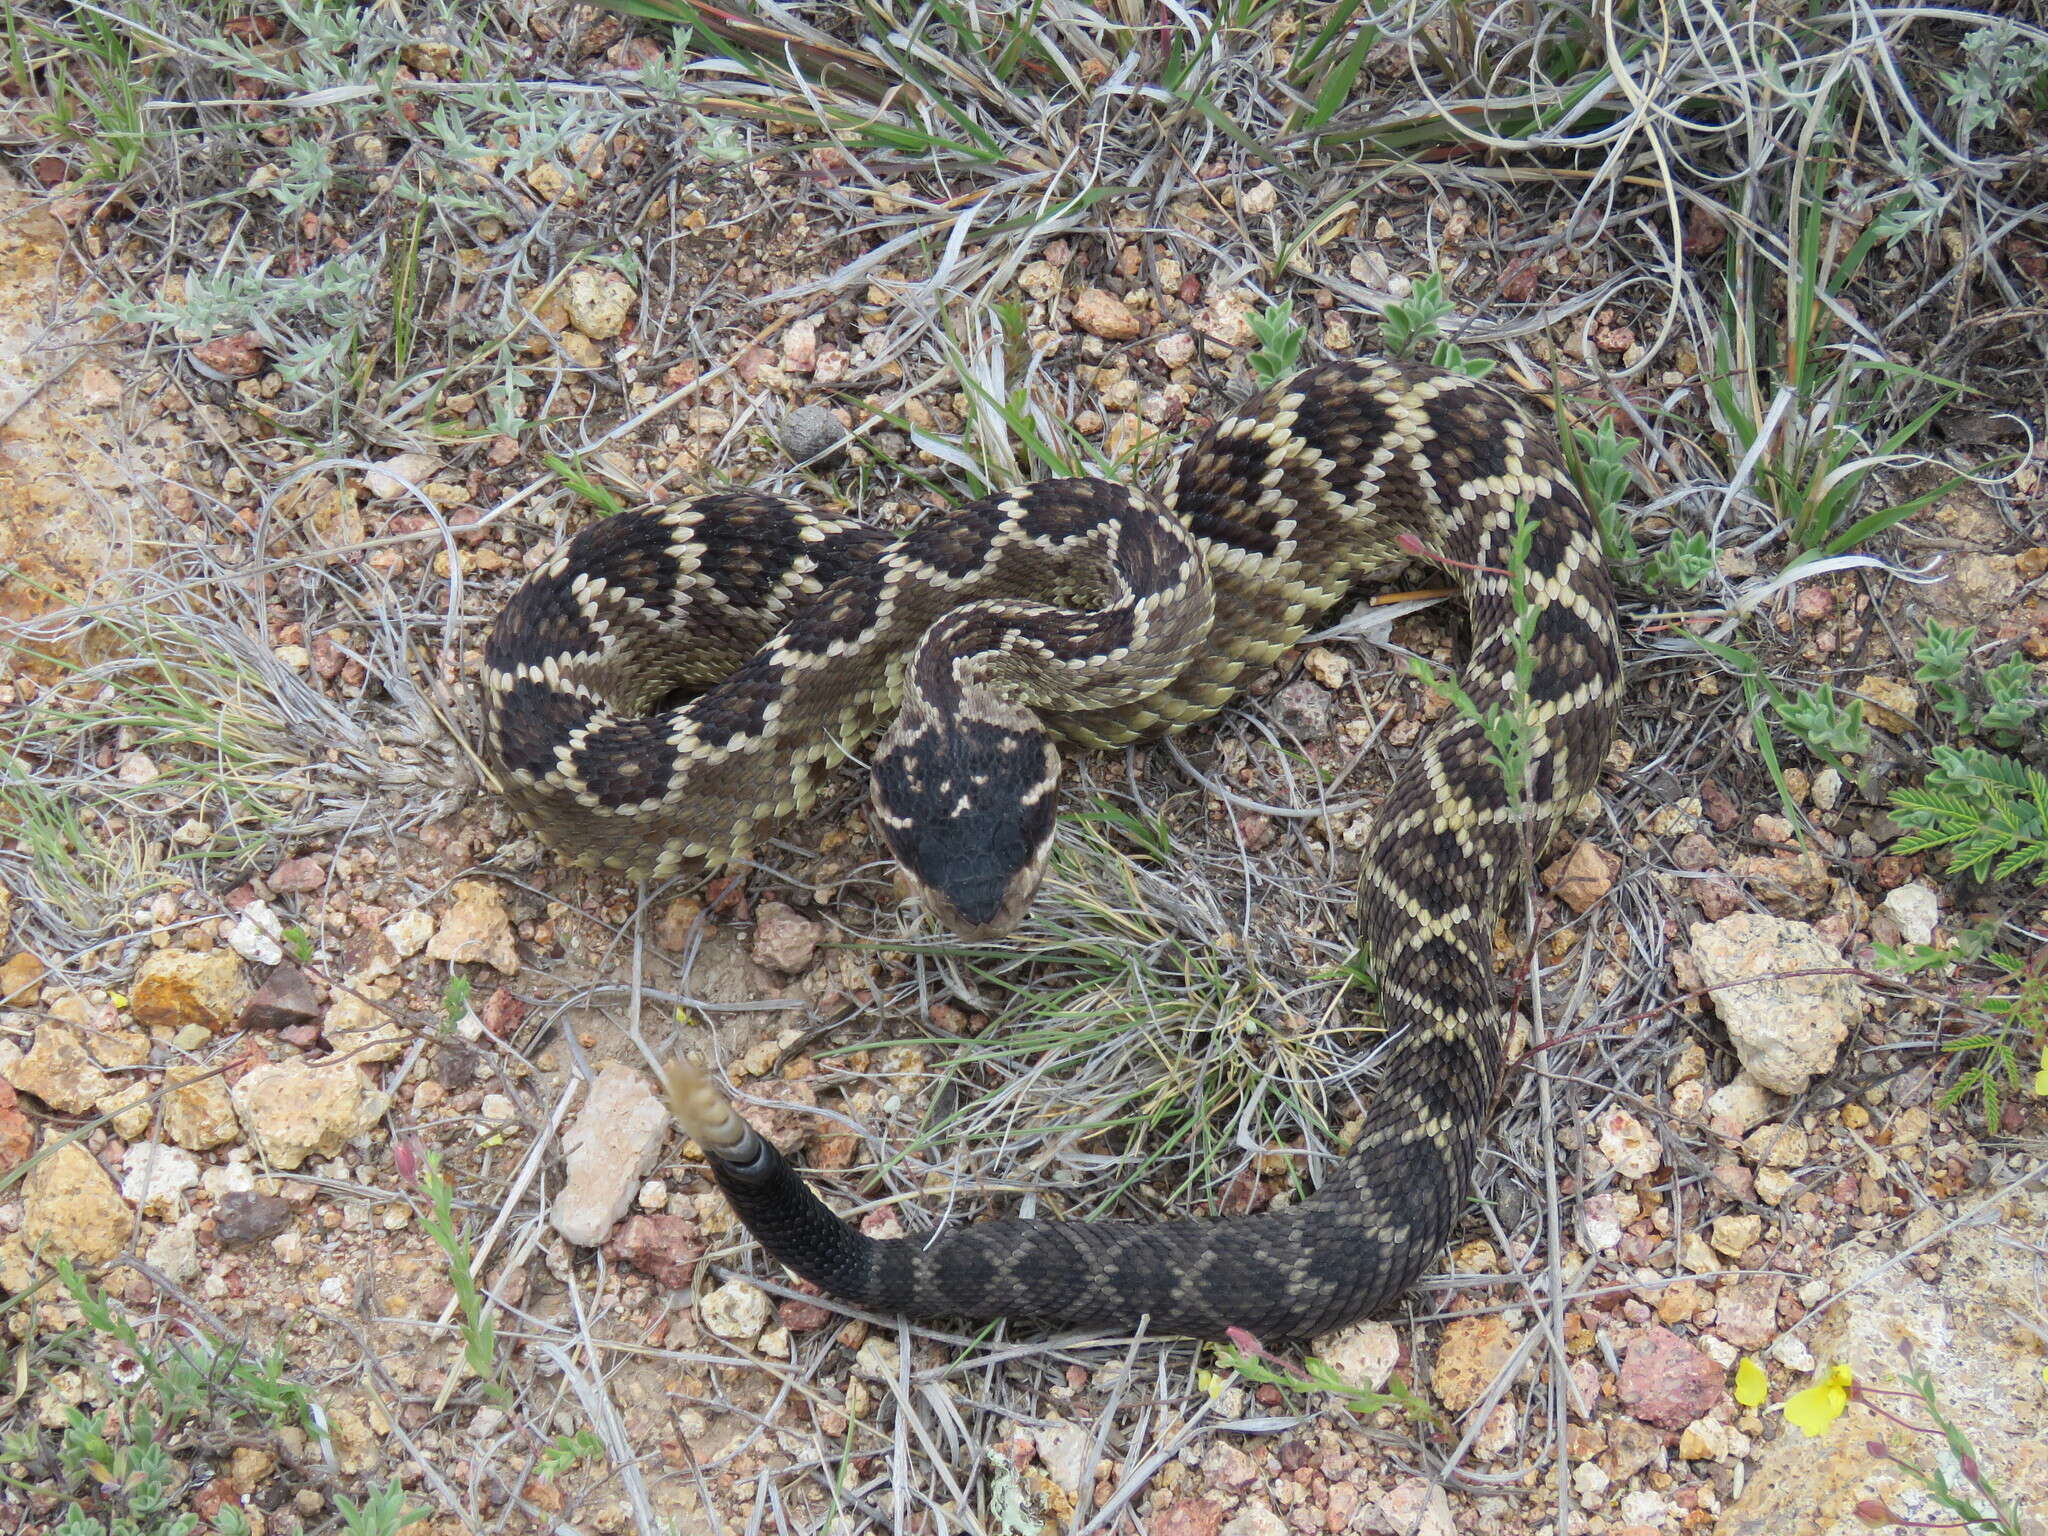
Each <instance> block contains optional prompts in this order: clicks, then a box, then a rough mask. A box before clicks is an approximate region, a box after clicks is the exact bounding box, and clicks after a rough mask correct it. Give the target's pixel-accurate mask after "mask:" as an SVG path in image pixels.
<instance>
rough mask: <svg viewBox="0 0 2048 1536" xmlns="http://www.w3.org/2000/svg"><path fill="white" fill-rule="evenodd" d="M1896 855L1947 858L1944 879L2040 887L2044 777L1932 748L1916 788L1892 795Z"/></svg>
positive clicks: (2044, 873) (1960, 750)
mask: <svg viewBox="0 0 2048 1536" xmlns="http://www.w3.org/2000/svg"><path fill="white" fill-rule="evenodd" d="M1892 819H1893V820H1894V821H1896V822H1898V824H1899V825H1900V826H1902V827H1904V828H1906V835H1905V836H1904V837H1902V838H1900V839H1899V841H1898V843H1897V844H1895V845H1894V848H1895V851H1896V852H1899V853H1922V852H1926V851H1928V850H1931V849H1937V848H1941V849H1946V850H1947V851H1948V867H1949V870H1950V872H1951V873H1953V874H1960V875H1971V876H1974V877H1975V878H1977V879H1979V880H2002V879H2005V878H2007V877H2009V876H2013V875H2019V874H2024V873H2027V872H2028V871H2032V877H2031V878H2032V879H2033V881H2034V883H2035V884H2037V885H2040V884H2048V774H2043V773H2042V772H2041V770H2040V769H2038V768H2033V767H2029V766H2028V765H2027V764H2025V763H2023V762H2020V761H2019V760H2018V759H2016V758H2011V757H2007V756H2005V755H2004V754H2002V753H1997V752H1990V751H1987V750H1985V749H1984V748H1982V747H1936V748H1935V749H1934V767H1933V768H1932V769H1931V770H1930V771H1929V772H1928V775H1927V778H1926V780H1925V782H1923V783H1922V784H1920V785H1919V786H1918V787H1916V788H1912V789H1901V790H1897V791H1895V792H1894V793H1893V795H1892Z"/></svg>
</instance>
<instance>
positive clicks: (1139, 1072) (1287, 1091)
mask: <svg viewBox="0 0 2048 1536" xmlns="http://www.w3.org/2000/svg"><path fill="white" fill-rule="evenodd" d="M1183 842H1184V839H1182V838H1181V837H1179V836H1177V835H1176V833H1175V831H1174V830H1173V829H1172V828H1170V827H1168V826H1165V825H1162V824H1160V822H1159V821H1158V820H1157V819H1156V818H1153V817H1146V816H1142V815H1135V814H1133V813H1132V812H1130V811H1129V810H1127V809H1125V808H1124V807H1121V806H1117V805H1114V804H1110V803H1101V804H1097V805H1096V806H1094V807H1092V808H1089V809H1087V810H1085V811H1082V812H1081V813H1079V814H1078V815H1075V814H1070V815H1068V816H1066V817H1063V818H1062V822H1061V831H1060V835H1059V840H1058V842H1057V843H1056V845H1055V848H1054V855H1053V863H1052V867H1051V869H1050V871H1049V872H1048V875H1047V877H1046V883H1045V886H1044V888H1043V890H1042V892H1041V894H1040V897H1039V899H1038V902H1037V903H1036V905H1035V906H1034V908H1033V912H1032V915H1031V916H1030V917H1029V918H1028V919H1027V921H1026V927H1025V930H1024V931H1023V934H1022V937H1021V939H1020V940H1019V942H1017V943H1011V944H961V943H957V942H954V941H951V940H934V941H929V942H917V943H913V944H910V945H907V946H906V945H904V944H903V943H902V941H900V940H892V941H890V945H889V947H890V948H891V949H895V950H907V952H908V953H911V954H913V955H920V956H924V957H926V958H927V959H928V960H929V961H930V962H931V963H932V964H934V965H937V966H940V967H943V968H945V969H946V970H947V971H950V972H952V973H955V974H957V976H958V978H959V980H958V983H957V984H956V988H955V990H956V992H958V993H960V994H961V995H963V996H969V997H972V998H973V999H975V1004H974V1006H975V1007H976V1008H977V1009H982V1010H985V1011H987V1012H988V1013H989V1015H990V1018H989V1022H988V1024H987V1026H986V1027H985V1028H981V1029H978V1030H976V1031H975V1033H974V1034H973V1036H972V1038H960V1037H958V1036H956V1035H953V1034H939V1033H932V1034H924V1033H908V1034H896V1035H892V1036H890V1037H888V1038H886V1039H880V1040H870V1041H865V1042H863V1043H862V1044H861V1045H860V1046H859V1047H850V1046H849V1047H845V1048H841V1049H838V1050H836V1051H835V1052H834V1053H832V1054H834V1055H837V1056H843V1055H845V1054H846V1053H847V1052H848V1051H851V1050H854V1049H859V1050H862V1051H866V1052H868V1053H870V1054H871V1055H872V1054H873V1053H875V1052H877V1051H882V1052H889V1053H891V1054H892V1055H898V1056H899V1057H900V1053H902V1052H906V1051H912V1052H917V1053H919V1055H920V1056H921V1057H928V1058H929V1063H930V1064H929V1066H927V1067H924V1068H922V1069H921V1070H922V1071H923V1072H925V1073H927V1074H928V1075H929V1082H928V1083H927V1084H925V1085H924V1086H925V1087H926V1088H928V1089H929V1093H928V1095H927V1094H926V1093H924V1092H922V1091H921V1092H920V1095H919V1097H920V1098H923V1097H927V1096H928V1097H929V1098H930V1100H931V1101H932V1102H933V1103H934V1104H935V1105H938V1106H940V1107H939V1108H938V1109H936V1110H935V1111H934V1112H933V1113H932V1114H930V1115H929V1116H928V1117H927V1118H925V1119H924V1120H922V1121H921V1122H920V1123H919V1124H917V1125H916V1126H915V1127H914V1129H911V1130H909V1131H907V1132H903V1131H884V1132H882V1135H883V1137H884V1139H885V1140H886V1141H887V1142H888V1143H889V1145H890V1146H891V1147H892V1148H896V1149H899V1150H898V1151H897V1154H896V1155H898V1156H900V1157H901V1158H903V1159H905V1160H907V1161H909V1162H911V1163H913V1164H922V1163H924V1162H925V1161H927V1160H931V1161H933V1162H939V1163H943V1164H945V1165H948V1166H953V1167H956V1168H957V1167H958V1165H959V1164H960V1163H961V1162H964V1163H965V1164H966V1166H967V1167H968V1168H970V1169H971V1168H975V1167H979V1166H981V1165H983V1164H985V1163H994V1164H996V1165H998V1166H1001V1167H1004V1168H1016V1167H1019V1166H1023V1167H1029V1168H1032V1169H1034V1170H1036V1172H1035V1173H1034V1175H1033V1178H1032V1185H1033V1187H1034V1188H1043V1187H1050V1188H1056V1189H1057V1190H1058V1191H1059V1195H1060V1200H1061V1203H1062V1205H1063V1207H1064V1209H1063V1212H1062V1214H1063V1215H1065V1216H1067V1217H1069V1218H1073V1219H1085V1218H1092V1217H1098V1216H1104V1215H1108V1214H1112V1213H1117V1212H1121V1213H1123V1214H1128V1213H1129V1206H1128V1203H1127V1202H1129V1201H1131V1200H1133V1199H1136V1200H1138V1201H1139V1202H1140V1203H1141V1204H1142V1205H1143V1207H1144V1208H1146V1209H1149V1210H1160V1211H1172V1212H1175V1213H1183V1212H1186V1211H1188V1210H1190V1209H1197V1208H1200V1207H1203V1206H1206V1207H1208V1208H1209V1209H1211V1210H1214V1211H1217V1212H1219V1213H1220V1212H1221V1211H1222V1210H1223V1209H1224V1208H1225V1207H1226V1206H1229V1205H1230V1204H1231V1202H1232V1201H1233V1200H1241V1199H1242V1198H1243V1197H1244V1196H1245V1195H1246V1194H1247V1193H1248V1192H1249V1189H1250V1187H1251V1183H1252V1182H1254V1181H1258V1180H1260V1179H1261V1178H1264V1179H1275V1178H1277V1179H1278V1180H1279V1181H1280V1184H1281V1186H1282V1187H1285V1188H1293V1189H1296V1190H1305V1189H1306V1188H1307V1187H1308V1184H1309V1182H1310V1181H1309V1179H1308V1178H1307V1169H1306V1164H1305V1160H1304V1159H1303V1158H1302V1157H1301V1156H1300V1153H1301V1152H1303V1151H1307V1150H1319V1151H1327V1150H1330V1149H1332V1148H1334V1147H1335V1146H1336V1145H1337V1144H1338V1143H1339V1142H1340V1141H1341V1140H1342V1131H1341V1125H1340V1122H1333V1120H1332V1119H1331V1118H1330V1116H1331V1115H1332V1114H1333V1113H1335V1111H1334V1108H1333V1106H1332V1104H1331V1096H1332V1095H1333V1094H1338V1095H1341V1094H1343V1093H1346V1092H1349V1091H1351V1089H1352V1087H1353V1086H1354V1085H1355V1084H1358V1083H1360V1082H1362V1081H1363V1078H1362V1076H1361V1074H1362V1073H1363V1071H1364V1069H1365V1063H1364V1062H1362V1061H1361V1060H1360V1059H1359V1053H1358V1052H1357V1049H1356V1042H1357V1035H1358V1030H1359V1026H1358V1025H1357V1023H1356V1022H1355V1021H1354V1020H1352V1019H1350V1018H1348V1017H1346V1014H1347V1012H1348V1007H1349V1005H1348V1004H1345V1002H1344V991H1345V988H1344V979H1343V978H1342V977H1338V976H1335V975H1333V976H1332V977H1330V978H1328V979H1327V980H1330V981H1335V983H1336V985H1335V987H1334V988H1332V987H1331V986H1329V985H1328V984H1327V983H1326V982H1319V983H1318V984H1317V986H1316V988H1315V990H1314V1001H1313V1002H1310V1001H1309V999H1308V998H1307V997H1304V996H1302V995H1299V994H1298V993H1297V992H1296V990H1295V989H1293V988H1289V987H1285V986H1283V985H1282V983H1281V982H1280V981H1279V979H1278V978H1277V977H1275V976H1273V975H1271V974H1269V973H1268V971H1267V970H1266V968H1265V967H1264V966H1263V965H1262V964H1261V963H1259V958H1258V955H1257V954H1256V953H1255V952H1248V950H1247V946H1246V945H1245V944H1244V943H1243V942H1242V941H1241V940H1239V939H1237V938H1236V937H1235V936H1233V935H1232V934H1231V932H1230V928H1231V923H1230V920H1229V919H1228V918H1227V917H1225V916H1224V914H1222V913H1221V912H1212V911H1210V910H1209V909H1208V903H1210V902H1212V901H1213V900H1214V899H1215V893H1213V892H1210V891H1206V890H1202V889H1189V888H1188V883H1187V882H1186V880H1185V878H1184V874H1183V871H1184V869H1185V866H1186V862H1187V855H1186V851H1185V848H1184V847H1183V846H1181V845H1182V844H1183ZM1177 848H1178V850H1179V851H1176V849H1177ZM1303 1009H1310V1010H1312V1016H1311V1015H1310V1014H1308V1013H1304V1012H1303V1011H1301V1010H1303ZM1253 1148H1257V1149H1263V1150H1258V1151H1254V1150H1251V1149H1253ZM953 1177H954V1179H955V1182H957V1183H960V1184H962V1185H966V1186H971V1185H972V1184H973V1183H974V1182H975V1180H974V1178H973V1176H972V1175H970V1174H965V1173H960V1172H956V1173H955V1174H954V1176H953ZM1231 1208H1232V1209H1240V1208H1241V1207H1236V1206H1231Z"/></svg>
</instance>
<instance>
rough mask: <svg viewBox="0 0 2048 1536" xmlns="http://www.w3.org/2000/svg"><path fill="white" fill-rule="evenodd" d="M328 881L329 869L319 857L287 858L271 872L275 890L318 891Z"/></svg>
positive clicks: (272, 887) (271, 884)
mask: <svg viewBox="0 0 2048 1536" xmlns="http://www.w3.org/2000/svg"><path fill="white" fill-rule="evenodd" d="M326 883H327V870H326V869H325V867H324V866H322V864H321V863H320V861H319V860H318V859H306V858H299V859H286V860H285V861H284V862H283V863H282V864H280V865H278V866H277V868H275V869H273V870H272V871H271V872H270V888H271V889H272V890H273V891H317V890H319V889H320V887H321V886H323V885H325V884H326Z"/></svg>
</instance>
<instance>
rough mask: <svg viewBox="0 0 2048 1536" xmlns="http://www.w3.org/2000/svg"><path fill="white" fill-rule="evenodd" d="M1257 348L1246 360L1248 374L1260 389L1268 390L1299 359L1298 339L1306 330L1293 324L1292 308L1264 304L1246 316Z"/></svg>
mask: <svg viewBox="0 0 2048 1536" xmlns="http://www.w3.org/2000/svg"><path fill="white" fill-rule="evenodd" d="M1248 320H1249V323H1250V325H1251V328H1252V334H1253V335H1254V336H1256V337H1258V338H1259V345H1258V349H1257V350H1256V351H1254V352H1253V353H1252V355H1251V357H1250V359H1249V361H1250V363H1251V366H1252V376H1253V377H1254V378H1256V379H1257V380H1258V381H1259V387H1260V388H1261V389H1271V388H1272V387H1273V386H1274V385H1275V384H1278V383H1279V382H1280V381H1281V380H1282V379H1284V378H1287V377H1288V376H1289V375H1291V374H1292V373H1293V372H1294V370H1295V366H1296V364H1298V363H1299V362H1300V360H1301V343H1302V338H1303V337H1304V336H1306V335H1307V334H1308V333H1307V332H1306V331H1304V330H1303V329H1302V328H1301V326H1300V325H1298V324H1296V323H1295V319H1294V311H1293V310H1292V309H1290V308H1289V307H1288V306H1287V305H1285V304H1272V305H1268V306H1267V307H1266V308H1265V309H1262V310H1260V311H1259V312H1258V313H1257V314H1255V315H1252V316H1249V317H1248Z"/></svg>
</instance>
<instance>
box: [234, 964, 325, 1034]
mask: <svg viewBox="0 0 2048 1536" xmlns="http://www.w3.org/2000/svg"><path fill="white" fill-rule="evenodd" d="M319 1017H320V994H319V993H317V992H315V991H314V990H313V983H312V982H311V981H309V980H308V979H307V977H306V973H305V972H304V971H302V970H300V969H299V968H298V967H297V966H296V965H280V966H278V968H277V969H276V970H274V971H272V972H271V973H270V974H269V975H268V976H266V977H264V978H263V985H262V986H260V987H258V988H257V989H256V991H255V992H254V993H253V994H252V995H251V996H250V998H249V1001H248V1002H247V1003H245V1004H244V1005H243V1006H242V1011H241V1014H240V1016H239V1018H238V1020H237V1022H238V1023H239V1024H240V1025H241V1027H242V1028H244V1029H290V1028H292V1027H294V1026H295V1025H299V1024H310V1023H312V1022H313V1021H314V1020H315V1019H317V1018H319Z"/></svg>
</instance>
